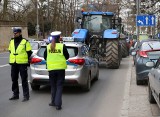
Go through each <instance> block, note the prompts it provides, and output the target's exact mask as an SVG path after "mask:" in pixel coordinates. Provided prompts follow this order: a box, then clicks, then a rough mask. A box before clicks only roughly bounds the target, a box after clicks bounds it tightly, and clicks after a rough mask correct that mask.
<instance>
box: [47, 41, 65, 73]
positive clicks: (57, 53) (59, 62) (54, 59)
mask: <svg viewBox="0 0 160 117" xmlns="http://www.w3.org/2000/svg"><path fill="white" fill-rule="evenodd" d="M66 68H67V64H66V59H65V56H64V55H63V44H61V43H56V47H55V50H54V51H51V44H49V45H47V69H48V71H51V70H63V69H66Z"/></svg>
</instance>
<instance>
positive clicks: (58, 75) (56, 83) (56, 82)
mask: <svg viewBox="0 0 160 117" xmlns="http://www.w3.org/2000/svg"><path fill="white" fill-rule="evenodd" d="M49 80H50V85H51V103H52V104H55V105H56V106H58V107H61V106H62V91H63V83H64V80H65V70H52V71H49Z"/></svg>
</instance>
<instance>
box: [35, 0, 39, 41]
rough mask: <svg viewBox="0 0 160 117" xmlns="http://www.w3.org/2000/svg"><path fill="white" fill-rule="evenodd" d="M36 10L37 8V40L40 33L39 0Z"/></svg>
mask: <svg viewBox="0 0 160 117" xmlns="http://www.w3.org/2000/svg"><path fill="white" fill-rule="evenodd" d="M36 10H37V26H36V33H37V40H38V35H39V21H38V20H39V17H38V15H39V13H38V0H37V1H36Z"/></svg>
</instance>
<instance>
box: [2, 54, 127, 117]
mask: <svg viewBox="0 0 160 117" xmlns="http://www.w3.org/2000/svg"><path fill="white" fill-rule="evenodd" d="M129 62H130V59H129V58H123V60H122V62H121V66H120V68H119V69H106V68H103V67H101V68H100V75H99V80H98V81H97V82H93V84H92V87H91V90H90V92H83V91H82V90H81V89H80V88H75V87H64V92H63V106H62V108H63V109H62V110H61V111H57V110H56V109H55V108H54V107H50V106H48V103H49V102H50V87H42V88H41V89H40V91H32V90H31V89H30V96H31V97H30V100H29V101H28V102H21V100H22V87H21V82H19V86H20V92H21V93H20V99H19V100H16V101H9V100H8V99H9V97H10V96H11V95H12V92H11V78H10V66H9V65H7V64H8V54H7V53H2V54H0V117H119V116H120V114H121V108H122V104H123V95H124V88H125V82H126V78H127V71H128V69H129ZM19 81H20V80H19Z"/></svg>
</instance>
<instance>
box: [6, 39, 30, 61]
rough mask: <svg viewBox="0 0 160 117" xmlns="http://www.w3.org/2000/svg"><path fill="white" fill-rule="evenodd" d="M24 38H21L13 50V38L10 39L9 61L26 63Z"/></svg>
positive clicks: (26, 55)
mask: <svg viewBox="0 0 160 117" xmlns="http://www.w3.org/2000/svg"><path fill="white" fill-rule="evenodd" d="M26 42H27V41H26V40H25V39H22V41H21V42H20V44H19V45H18V47H17V49H16V50H15V45H14V39H13V40H11V41H10V51H11V53H10V60H9V63H18V64H26V63H28V54H27V52H26Z"/></svg>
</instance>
